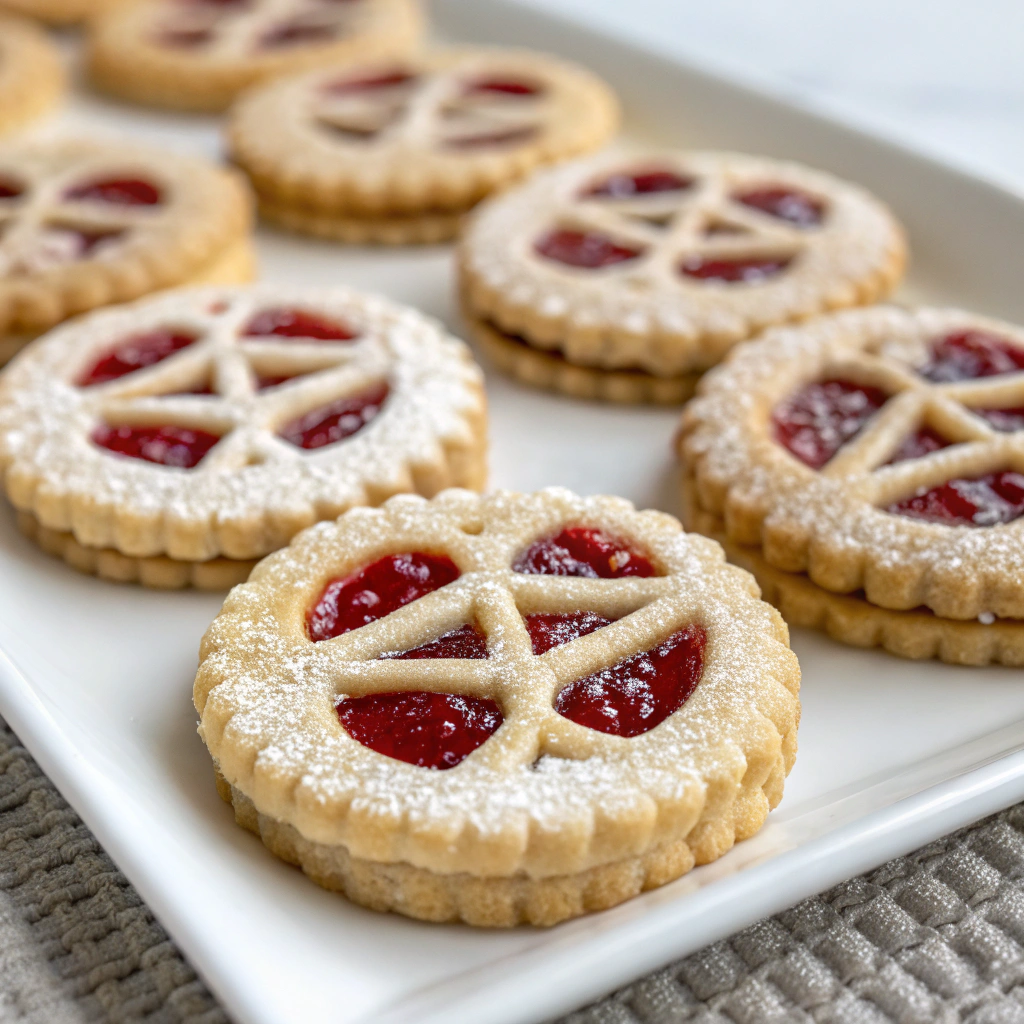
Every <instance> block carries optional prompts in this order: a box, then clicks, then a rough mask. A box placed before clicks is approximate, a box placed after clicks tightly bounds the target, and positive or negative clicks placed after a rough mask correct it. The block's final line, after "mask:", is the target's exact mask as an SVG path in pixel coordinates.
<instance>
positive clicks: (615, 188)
mask: <svg viewBox="0 0 1024 1024" xmlns="http://www.w3.org/2000/svg"><path fill="white" fill-rule="evenodd" d="M692 187H693V178H689V177H685V176H684V175H682V174H676V172H675V171H660V170H648V171H637V172H635V173H633V174H613V175H612V176H611V177H610V178H606V179H605V180H604V181H602V182H600V183H599V184H597V185H594V186H593V187H592V188H590V189H588V190H587V191H586V192H584V193H583V194H584V195H585V196H596V197H602V198H608V199H630V198H632V197H633V196H649V195H655V194H657V193H660V192H684V191H685V190H686V189H688V188H692Z"/></svg>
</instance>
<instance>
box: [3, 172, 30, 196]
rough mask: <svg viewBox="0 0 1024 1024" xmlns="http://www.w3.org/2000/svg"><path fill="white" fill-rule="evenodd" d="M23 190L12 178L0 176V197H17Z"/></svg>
mask: <svg viewBox="0 0 1024 1024" xmlns="http://www.w3.org/2000/svg"><path fill="white" fill-rule="evenodd" d="M24 191H25V189H24V186H22V185H21V184H20V183H19V182H17V181H15V180H14V179H13V178H2V177H0V199H17V198H18V196H20V195H21V194H22V193H23V192H24Z"/></svg>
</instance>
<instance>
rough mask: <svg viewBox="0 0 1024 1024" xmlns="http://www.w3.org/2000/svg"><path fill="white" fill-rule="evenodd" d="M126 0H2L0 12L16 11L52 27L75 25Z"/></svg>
mask: <svg viewBox="0 0 1024 1024" xmlns="http://www.w3.org/2000/svg"><path fill="white" fill-rule="evenodd" d="M124 2H126V0H0V10H2V11H14V12H15V13H17V14H25V15H28V16H29V17H31V18H37V19H39V20H40V21H45V22H47V23H48V24H51V25H74V24H77V23H78V22H81V21H85V20H86V19H87V18H91V17H94V16H95V15H96V14H99V13H100V12H101V11H104V10H107V9H108V8H110V7H113V6H114V4H118V3H124Z"/></svg>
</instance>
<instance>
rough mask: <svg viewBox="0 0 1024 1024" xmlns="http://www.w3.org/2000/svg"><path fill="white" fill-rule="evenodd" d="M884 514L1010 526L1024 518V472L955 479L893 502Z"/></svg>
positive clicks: (947, 522) (955, 523)
mask: <svg viewBox="0 0 1024 1024" xmlns="http://www.w3.org/2000/svg"><path fill="white" fill-rule="evenodd" d="M885 511H887V512H889V513H891V514H893V515H898V516H905V517H907V518H909V519H918V520H921V521H923V522H926V523H937V524H940V525H944V526H972V527H986V526H999V525H1002V524H1005V523H1012V522H1013V521H1014V520H1016V519H1019V518H1020V517H1021V516H1024V473H1019V472H1017V471H1015V470H1001V471H999V472H996V473H986V474H984V475H983V476H977V477H970V478H964V477H957V478H954V479H952V480H947V481H946V482H945V483H942V484H939V485H938V486H937V487H931V488H928V489H922V490H920V491H919V492H918V493H916V494H914V495H912V496H911V497H909V498H904V499H903V500H902V501H897V502H893V503H892V504H891V505H889V506H888V507H887V508H886V510H885Z"/></svg>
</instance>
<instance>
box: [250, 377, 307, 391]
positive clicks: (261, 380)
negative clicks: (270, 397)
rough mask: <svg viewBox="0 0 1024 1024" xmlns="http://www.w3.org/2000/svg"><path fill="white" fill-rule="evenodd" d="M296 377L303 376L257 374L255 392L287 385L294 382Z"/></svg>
mask: <svg viewBox="0 0 1024 1024" xmlns="http://www.w3.org/2000/svg"><path fill="white" fill-rule="evenodd" d="M296 376H299V377H301V376H303V375H302V374H294V373H288V374H278V375H276V376H275V375H273V374H257V375H256V390H257V391H269V390H270V389H271V388H276V387H279V386H280V385H281V384H287V383H288V381H290V380H295V378H296Z"/></svg>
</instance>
